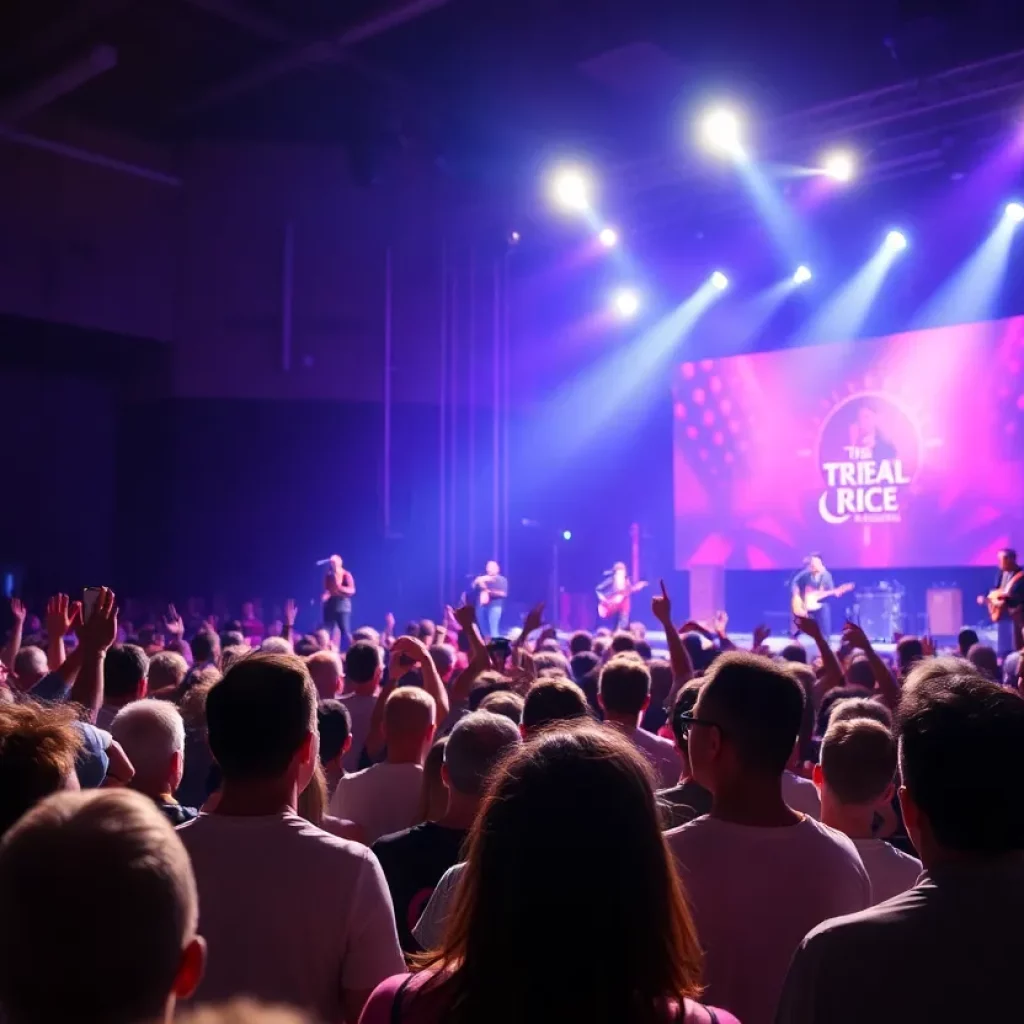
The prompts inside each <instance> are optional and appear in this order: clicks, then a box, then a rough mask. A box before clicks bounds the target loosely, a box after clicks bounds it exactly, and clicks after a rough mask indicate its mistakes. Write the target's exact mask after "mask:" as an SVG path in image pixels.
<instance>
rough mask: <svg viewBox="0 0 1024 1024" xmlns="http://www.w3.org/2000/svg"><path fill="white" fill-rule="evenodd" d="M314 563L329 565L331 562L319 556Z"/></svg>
mask: <svg viewBox="0 0 1024 1024" xmlns="http://www.w3.org/2000/svg"><path fill="white" fill-rule="evenodd" d="M316 564H317V565H330V564H331V560H330V559H329V558H321V559H320V561H319V562H317V563H316Z"/></svg>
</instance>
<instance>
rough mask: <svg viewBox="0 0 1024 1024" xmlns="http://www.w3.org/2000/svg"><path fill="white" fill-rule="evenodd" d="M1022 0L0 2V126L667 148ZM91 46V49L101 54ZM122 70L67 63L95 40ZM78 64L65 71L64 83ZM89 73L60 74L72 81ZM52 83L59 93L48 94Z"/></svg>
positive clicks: (1001, 41) (921, 53)
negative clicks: (730, 97)
mask: <svg viewBox="0 0 1024 1024" xmlns="http://www.w3.org/2000/svg"><path fill="white" fill-rule="evenodd" d="M1015 8H1016V4H1015V0H973V2H972V0H787V2H776V3H771V2H767V0H717V2H716V3H710V4H699V3H693V2H692V0H690V2H683V0H675V2H670V0H660V2H658V0H509V2H504V3H502V2H499V0H345V2H344V3H338V2H336V0H5V2H4V3H3V4H2V5H0V124H4V123H6V124H8V126H10V124H11V123H12V122H17V121H20V122H22V123H24V122H25V121H26V120H30V118H31V114H32V112H33V111H34V110H36V109H41V108H44V107H45V108H48V109H52V110H53V111H55V112H56V113H58V114H60V115H66V116H69V117H74V118H76V119H79V120H83V121H86V122H92V123H96V124H99V125H102V126H108V127H113V128H116V129H118V130H120V131H123V132H127V133H130V134H135V135H139V136H143V137H147V138H157V139H169V140H178V139H183V138H194V137H211V136H212V137H218V138H231V137H246V138H260V139H268V138H269V139H302V140H331V141H343V142H346V143H348V144H352V145H358V146H361V147H367V146H370V147H372V146H377V145H380V146H387V145H407V144H411V143H417V144H422V145H424V146H425V147H426V148H427V149H428V150H429V151H430V152H431V153H433V154H434V155H435V156H437V157H438V158H439V159H443V160H445V161H446V162H447V163H449V164H451V165H452V166H459V167H464V168H466V167H468V168H472V167H473V165H474V163H475V162H480V163H483V162H489V163H490V164H491V165H493V163H494V162H495V161H500V160H507V161H509V162H510V163H515V162H516V161H520V160H524V159H529V158H530V157H531V155H535V154H536V151H537V148H538V147H543V146H544V145H549V144H551V143H552V142H553V141H555V140H557V141H558V142H559V143H565V144H586V145H587V146H588V147H597V148H599V149H604V150H607V151H608V152H612V153H615V154H616V155H619V156H622V155H628V154H629V153H631V152H638V151H646V150H650V149H657V148H659V147H664V146H665V144H666V143H667V141H668V139H669V137H670V135H671V133H672V132H673V131H676V130H677V127H673V125H674V124H675V125H676V126H677V125H678V118H676V119H675V120H673V117H672V115H673V113H674V112H676V111H678V110H679V109H680V107H681V106H683V105H685V104H687V103H691V102H695V101H696V100H697V98H698V97H700V96H701V95H702V94H705V93H709V92H712V91H715V90H718V89H727V90H729V91H730V92H732V93H734V94H735V95H737V96H740V97H742V98H743V99H744V100H746V101H747V102H751V103H753V104H754V105H755V107H756V109H757V110H758V111H759V112H762V111H763V112H765V113H779V112H782V111H791V110H795V109H799V108H801V107H804V106H808V105H811V104H813V103H817V102H820V101H822V100H825V99H831V98H838V97H842V96H847V95H850V94H853V93H856V92H859V91H861V90H865V89H869V88H875V87H878V86H882V85H887V84H891V83H895V82H900V81H904V80H906V79H907V78H908V77H911V76H914V75H916V74H919V73H921V72H922V71H926V70H934V69H935V68H938V67H946V66H955V65H959V64H963V63H965V62H967V61H969V60H973V59H976V58H980V57H983V56H989V55H993V54H996V53H1000V52H1005V51H1007V50H1011V49H1014V48H1016V47H1018V46H1024V18H1020V17H1019V16H1018V17H1014V15H1013V12H1014V10H1015ZM101 45H105V46H107V47H111V48H113V49H112V50H102V51H100V53H99V57H98V58H97V55H96V52H95V48H96V47H98V46H101ZM114 51H116V66H114V67H112V68H110V69H108V70H105V71H102V72H101V73H97V74H95V75H94V76H93V77H91V78H90V77H88V74H79V73H78V71H76V67H77V68H78V69H80V68H81V66H82V63H83V61H85V60H87V58H88V57H89V55H90V54H91V55H92V57H93V59H100V60H102V58H103V56H104V55H106V56H108V57H109V56H110V55H111V54H112V53H113V52H114ZM76 76H77V77H76ZM79 78H81V79H82V81H81V82H80V84H76V87H74V88H71V85H72V84H75V83H78V82H79ZM54 93H56V94H57V95H54Z"/></svg>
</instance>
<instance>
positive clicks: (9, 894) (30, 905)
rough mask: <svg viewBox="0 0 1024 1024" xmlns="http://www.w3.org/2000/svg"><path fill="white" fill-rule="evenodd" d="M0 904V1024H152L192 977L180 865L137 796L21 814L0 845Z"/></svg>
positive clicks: (166, 830) (119, 793) (122, 793)
mask: <svg viewBox="0 0 1024 1024" xmlns="http://www.w3.org/2000/svg"><path fill="white" fill-rule="evenodd" d="M0 906H3V914H0V1017H2V1018H3V1020H4V1021H5V1024H55V1022H57V1021H75V1022H79V1024H140V1022H143V1021H151V1022H161V1024H163V1022H170V1020H171V1019H172V1017H173V1016H174V1006H175V1002H176V1001H177V1000H178V999H183V998H187V997H188V996H190V995H191V994H192V992H193V991H194V990H195V988H196V985H197V984H198V982H199V979H200V977H201V976H202V973H203V963H204V959H205V946H204V943H203V940H202V939H201V938H199V937H198V936H197V934H196V923H197V918H198V905H197V900H196V883H195V878H194V877H193V874H192V867H191V865H190V863H189V859H188V856H187V854H186V853H185V850H184V848H183V846H182V844H181V840H180V839H179V838H178V837H177V836H176V835H175V833H174V830H173V829H172V828H171V826H170V825H169V824H168V823H167V821H166V820H165V819H164V817H163V816H162V815H161V814H160V813H159V812H158V811H157V809H156V808H155V807H154V806H153V804H152V801H150V800H149V799H147V798H145V797H143V796H141V795H139V794H137V793H132V792H129V791H127V790H103V791H100V792H94V793H61V794H58V795H56V796H51V797H50V798H49V799H47V800H44V801H43V802H42V803H41V804H39V806H37V807H36V808H35V809H34V810H32V811H30V812H29V813H28V814H26V815H25V817H24V818H22V819H21V821H19V822H18V824H17V825H16V826H15V827H14V828H12V829H11V830H10V831H9V832H8V833H7V834H6V836H5V837H4V841H3V844H2V845H0Z"/></svg>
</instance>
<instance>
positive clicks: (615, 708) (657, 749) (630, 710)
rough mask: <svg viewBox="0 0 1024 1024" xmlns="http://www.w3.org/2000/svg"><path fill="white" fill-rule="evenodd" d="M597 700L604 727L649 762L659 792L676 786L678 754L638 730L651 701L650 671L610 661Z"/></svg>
mask: <svg viewBox="0 0 1024 1024" xmlns="http://www.w3.org/2000/svg"><path fill="white" fill-rule="evenodd" d="M630 639H632V638H630ZM598 700H599V702H600V704H601V710H602V711H604V717H605V723H606V724H607V725H609V726H610V727H611V728H613V729H615V730H617V731H618V732H620V733H621V734H622V735H623V736H625V737H626V739H628V740H629V741H630V742H631V743H633V744H634V746H636V748H637V749H638V750H639V751H640V752H641V753H642V754H643V755H644V757H646V758H647V760H648V761H650V762H651V766H652V767H653V768H654V772H655V777H656V778H657V780H658V786H659V788H666V787H668V786H673V785H675V784H676V783H677V782H678V781H679V777H680V775H681V774H682V771H683V762H682V760H681V759H680V757H679V752H678V751H677V750H676V748H675V747H674V746H673V745H672V743H671V741H670V740H666V739H664V738H663V737H661V736H655V735H654V733H650V732H647V731H646V730H645V729H641V728H640V716H641V715H643V713H644V712H645V711H646V710H647V707H648V705H649V704H650V700H651V672H650V669H648V667H647V666H646V665H645V664H644V663H643V662H642V661H641V660H640V659H639V658H637V657H636V656H632V657H615V658H612V660H611V661H609V662H608V663H607V664H606V665H605V666H604V668H602V669H601V677H600V680H599V690H598Z"/></svg>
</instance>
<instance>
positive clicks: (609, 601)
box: [597, 580, 647, 619]
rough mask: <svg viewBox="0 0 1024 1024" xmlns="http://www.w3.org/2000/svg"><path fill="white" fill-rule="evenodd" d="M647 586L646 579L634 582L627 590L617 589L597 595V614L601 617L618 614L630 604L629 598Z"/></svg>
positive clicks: (606, 617) (605, 617)
mask: <svg viewBox="0 0 1024 1024" xmlns="http://www.w3.org/2000/svg"><path fill="white" fill-rule="evenodd" d="M646 586H647V581H646V580H641V581H640V582H639V583H634V584H632V585H631V586H629V587H627V588H626V589H625V590H616V591H613V592H612V593H610V594H598V595H597V614H598V617H599V618H602V619H608V618H611V616H613V615H618V614H619V612H621V611H622V609H623V608H624V607H625V606H626V605H628V604H629V599H630V598H631V597H632V596H633V595H634V594H635V593H636V592H637V591H638V590H643V589H644V587H646Z"/></svg>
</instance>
